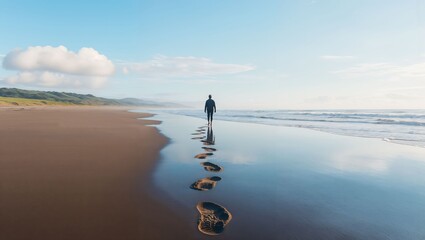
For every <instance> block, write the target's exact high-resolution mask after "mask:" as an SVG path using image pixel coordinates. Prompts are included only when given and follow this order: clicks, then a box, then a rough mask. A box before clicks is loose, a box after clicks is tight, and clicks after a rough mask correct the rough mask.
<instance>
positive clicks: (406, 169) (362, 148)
mask: <svg viewBox="0 0 425 240" xmlns="http://www.w3.org/2000/svg"><path fill="white" fill-rule="evenodd" d="M154 119H158V120H161V121H163V122H162V124H161V125H159V126H158V128H159V129H160V130H161V132H162V133H164V134H165V135H166V136H168V137H170V138H171V139H172V142H171V143H170V144H168V145H167V146H166V147H165V148H164V149H163V150H161V156H162V160H161V163H160V164H158V168H157V169H156V170H155V172H154V184H155V185H156V186H157V187H158V188H159V189H162V190H163V191H164V193H165V195H166V196H167V198H162V199H167V201H166V202H164V203H165V204H169V205H170V206H173V209H179V210H180V211H179V212H180V214H181V215H182V216H183V217H184V218H185V219H186V220H187V221H188V222H191V223H192V231H193V232H194V234H196V236H197V238H198V239H206V238H208V236H207V235H211V234H214V235H215V234H217V235H216V236H214V237H211V238H214V239H220V240H221V239H223V240H224V239H231V240H235V239H276V240H280V239H300V240H310V239H315V240H316V239H317V240H319V239H320V240H322V239H323V240H331V239H344V240H348V239H349V240H351V239H371V240H372V239H373V240H384V239H385V240H386V239H425V230H424V228H423V226H424V224H425V215H424V214H423V213H424V212H425V190H424V189H425V188H424V186H425V175H424V174H423V173H424V172H425V161H424V159H425V149H423V148H417V147H411V146H403V145H398V144H392V143H388V142H384V141H380V140H378V139H367V138H355V137H348V136H339V135H333V134H329V133H323V132H318V131H313V130H309V129H300V128H288V127H280V126H268V125H261V124H252V123H240V122H226V121H214V124H213V127H212V128H209V129H208V131H206V132H205V133H204V137H205V139H206V140H205V142H199V141H198V140H196V139H192V135H191V134H192V133H193V130H194V129H196V128H198V129H200V128H201V126H204V125H205V119H197V118H193V117H187V116H179V115H172V114H166V113H158V115H157V116H155V117H154ZM206 142H207V143H208V144H209V145H212V146H205V145H204V143H206ZM206 148H214V150H215V151H213V153H214V154H213V155H211V156H208V157H207V158H206V159H197V158H193V156H194V155H195V154H198V153H199V152H201V151H207V149H206ZM206 160H207V161H208V162H206ZM211 164H214V165H216V166H219V167H220V168H222V169H224V171H220V172H211V171H205V169H204V166H207V167H211V166H214V165H211ZM214 177H219V178H220V181H219V182H218V183H217V184H216V186H215V185H214V182H212V181H209V180H211V179H212V178H214ZM191 184H192V185H191ZM189 186H191V187H189ZM170 199H172V200H170ZM223 213H225V214H223ZM227 215H228V216H231V217H227ZM196 227H197V228H196Z"/></svg>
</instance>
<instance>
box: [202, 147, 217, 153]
mask: <svg viewBox="0 0 425 240" xmlns="http://www.w3.org/2000/svg"><path fill="white" fill-rule="evenodd" d="M202 149H204V150H205V151H207V152H215V151H217V149H215V148H212V147H202Z"/></svg>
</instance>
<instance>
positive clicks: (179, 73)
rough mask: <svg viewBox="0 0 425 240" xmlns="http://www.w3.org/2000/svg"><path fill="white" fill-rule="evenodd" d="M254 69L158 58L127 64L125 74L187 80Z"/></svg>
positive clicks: (248, 66) (252, 68) (209, 60)
mask: <svg viewBox="0 0 425 240" xmlns="http://www.w3.org/2000/svg"><path fill="white" fill-rule="evenodd" d="M254 69H255V67H253V66H250V65H240V64H223V63H215V62H213V61H212V60H211V59H208V58H199V57H167V56H156V57H154V58H153V59H151V60H149V61H146V62H140V63H126V64H124V67H123V72H124V73H136V74H138V75H140V76H142V77H158V78H170V77H180V78H186V77H201V76H215V75H224V74H235V73H241V72H246V71H251V70H254Z"/></svg>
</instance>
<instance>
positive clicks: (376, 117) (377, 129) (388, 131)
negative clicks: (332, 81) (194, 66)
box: [167, 110, 425, 147]
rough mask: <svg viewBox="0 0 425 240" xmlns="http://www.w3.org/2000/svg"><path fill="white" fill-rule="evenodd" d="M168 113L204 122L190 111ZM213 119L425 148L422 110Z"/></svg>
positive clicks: (242, 114)
mask: <svg viewBox="0 0 425 240" xmlns="http://www.w3.org/2000/svg"><path fill="white" fill-rule="evenodd" d="M167 112H169V113H174V114H180V115H186V116H192V117H200V118H204V117H205V116H204V113H203V112H201V111H194V110H174V111H167ZM215 119H219V120H227V121H236V122H250V123H260V124H268V125H282V126H288V127H302V128H309V129H314V130H319V131H324V132H330V133H335V134H340V135H348V136H357V137H371V138H380V139H383V140H385V141H388V142H396V143H402V144H407V145H413V146H421V147H425V110H373V111H372V110H339V111H327V110H302V111H297V110H273V111H267V110H253V111H243V110H223V111H220V112H218V113H217V114H216V115H215Z"/></svg>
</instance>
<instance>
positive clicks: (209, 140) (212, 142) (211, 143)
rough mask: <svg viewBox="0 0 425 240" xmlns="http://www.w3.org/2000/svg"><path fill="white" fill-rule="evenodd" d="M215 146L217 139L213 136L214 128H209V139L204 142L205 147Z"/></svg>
mask: <svg viewBox="0 0 425 240" xmlns="http://www.w3.org/2000/svg"><path fill="white" fill-rule="evenodd" d="M214 144H215V137H214V134H213V130H212V126H208V131H207V139H206V140H205V141H204V145H214Z"/></svg>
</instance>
